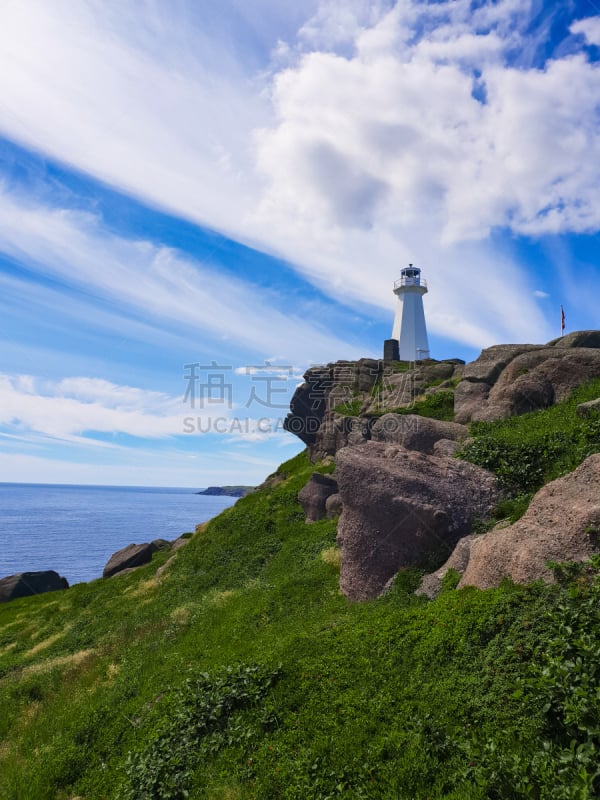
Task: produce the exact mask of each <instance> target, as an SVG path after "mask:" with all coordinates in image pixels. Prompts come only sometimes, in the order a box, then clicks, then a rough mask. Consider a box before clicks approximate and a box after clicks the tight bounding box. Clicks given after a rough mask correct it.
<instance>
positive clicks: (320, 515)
mask: <svg viewBox="0 0 600 800" xmlns="http://www.w3.org/2000/svg"><path fill="white" fill-rule="evenodd" d="M337 490H338V485H337V481H336V480H335V478H332V477H331V475H321V473H319V472H315V473H313V475H312V477H311V478H310V480H309V481H308V483H307V484H306V485H305V486H304V487H303V488H302V489H301V490H300V492H299V493H298V502H299V503H300V505H301V506H302V508H303V509H304V513H305V514H306V522H307V523H311V522H317V520H320V519H325V517H326V516H327V508H326V502H327V498H328V497H330V496H331V495H333V494H337Z"/></svg>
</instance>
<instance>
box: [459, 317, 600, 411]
mask: <svg viewBox="0 0 600 800" xmlns="http://www.w3.org/2000/svg"><path fill="white" fill-rule="evenodd" d="M598 377H600V332H598V331H580V332H578V333H574V334H570V336H565V337H564V339H557V340H554V341H553V342H549V343H548V345H497V346H495V347H488V348H487V349H486V350H483V351H482V353H481V355H480V356H479V358H477V359H476V360H475V361H473V362H472V363H470V364H467V365H466V366H465V368H464V370H463V380H462V382H461V383H459V384H458V386H457V387H456V390H455V392H454V410H455V421H456V422H459V423H464V422H469V421H471V420H484V421H492V420H496V419H505V418H507V417H511V416H515V415H518V414H524V413H527V412H528V411H536V410H537V409H540V408H547V407H548V406H551V405H553V404H554V403H560V402H562V401H563V400H565V399H566V398H567V397H568V395H569V393H570V392H571V391H572V390H573V389H575V388H577V387H578V386H581V385H582V384H583V383H585V382H586V381H589V380H591V379H592V378H598Z"/></svg>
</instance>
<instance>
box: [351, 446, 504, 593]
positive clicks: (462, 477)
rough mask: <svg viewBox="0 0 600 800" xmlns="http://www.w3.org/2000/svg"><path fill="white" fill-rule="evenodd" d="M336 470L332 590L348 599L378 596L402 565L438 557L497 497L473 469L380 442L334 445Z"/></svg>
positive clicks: (486, 476)
mask: <svg viewBox="0 0 600 800" xmlns="http://www.w3.org/2000/svg"><path fill="white" fill-rule="evenodd" d="M336 476H337V480H338V485H339V492H340V496H341V499H342V514H341V516H340V520H339V523H338V543H339V546H340V548H341V553H342V557H341V568H340V588H341V590H342V591H343V592H344V594H346V595H347V596H348V597H349V598H350V599H352V600H365V599H369V598H372V597H376V596H378V595H379V594H381V593H382V592H383V591H384V589H385V587H386V585H387V584H388V582H389V581H390V580H391V579H392V578H393V577H394V575H395V574H396V573H397V572H398V570H399V569H401V568H402V567H407V566H415V565H421V564H423V563H425V562H427V561H431V560H432V558H434V557H435V555H437V557H438V559H439V560H443V558H444V556H445V555H448V554H450V552H451V551H452V549H453V548H454V546H455V545H456V542H457V541H458V540H459V539H460V538H461V537H463V536H465V535H467V534H468V533H470V530H471V524H472V521H473V519H474V518H477V517H486V516H488V515H489V514H490V512H491V509H492V507H493V506H494V504H495V502H496V501H497V499H498V488H497V484H496V480H495V478H494V476H493V475H491V474H490V473H489V472H486V471H485V470H483V469H480V468H479V467H476V466H474V465H472V464H468V463H467V462H462V461H459V460H457V459H452V458H445V457H437V456H431V455H426V454H424V453H419V452H416V451H408V450H406V449H405V448H402V447H399V446H396V445H390V444H386V443H383V442H368V443H366V444H363V445H359V446H356V447H347V448H345V449H343V450H341V451H339V452H338V454H337V472H336ZM438 563H439V561H438Z"/></svg>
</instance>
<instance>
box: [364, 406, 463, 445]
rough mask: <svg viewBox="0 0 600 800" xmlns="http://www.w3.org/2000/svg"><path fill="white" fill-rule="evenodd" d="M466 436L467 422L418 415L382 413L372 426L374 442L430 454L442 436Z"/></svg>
mask: <svg viewBox="0 0 600 800" xmlns="http://www.w3.org/2000/svg"><path fill="white" fill-rule="evenodd" d="M468 435H469V429H468V428H467V427H466V425H457V424H456V423H455V422H442V421H441V420H437V419H430V418H429V417H420V416H418V415H417V414H391V413H390V414H384V415H383V416H382V417H380V418H379V419H378V420H376V421H375V423H374V424H373V426H372V427H371V439H372V440H373V441H374V442H387V443H389V444H400V445H402V446H403V447H406V449H407V450H418V451H419V452H420V453H429V454H431V453H433V451H434V447H435V445H436V443H437V442H439V441H440V440H442V439H445V440H447V439H450V440H452V441H455V442H460V441H462V440H464V439H466V438H467V436H468Z"/></svg>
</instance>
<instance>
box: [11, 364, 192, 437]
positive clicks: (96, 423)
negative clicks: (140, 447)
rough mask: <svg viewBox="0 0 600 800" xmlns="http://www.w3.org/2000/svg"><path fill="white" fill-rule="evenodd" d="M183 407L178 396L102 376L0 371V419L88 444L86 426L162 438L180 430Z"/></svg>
mask: <svg viewBox="0 0 600 800" xmlns="http://www.w3.org/2000/svg"><path fill="white" fill-rule="evenodd" d="M182 411H183V407H182V402H181V398H171V397H168V396H167V395H163V394H161V393H159V392H145V391H142V390H140V389H136V388H134V387H130V386H116V385H114V384H111V383H110V382H109V381H105V380H96V379H90V378H66V379H64V380H62V381H58V382H50V381H44V380H40V379H39V378H35V377H34V376H31V375H16V376H11V375H0V425H3V426H7V427H8V428H9V430H10V431H13V432H14V431H19V432H21V434H24V433H28V432H35V433H36V434H42V435H44V436H47V437H53V438H56V439H61V440H64V441H71V442H77V443H82V442H83V441H85V442H86V443H87V444H90V445H93V440H89V439H83V438H82V437H83V435H84V434H86V433H90V432H98V433H125V434H129V435H131V436H136V437H140V438H162V437H165V436H174V435H177V434H179V433H180V432H181V428H182V416H183V414H182Z"/></svg>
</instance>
